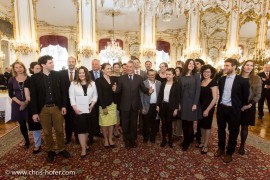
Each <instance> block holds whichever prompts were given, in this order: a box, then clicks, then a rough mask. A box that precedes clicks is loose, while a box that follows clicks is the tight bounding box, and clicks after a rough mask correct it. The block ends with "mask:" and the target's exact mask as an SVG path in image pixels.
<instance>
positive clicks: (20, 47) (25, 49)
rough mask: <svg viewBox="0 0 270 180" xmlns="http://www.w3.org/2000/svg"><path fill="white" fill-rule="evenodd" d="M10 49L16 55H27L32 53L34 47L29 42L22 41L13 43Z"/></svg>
mask: <svg viewBox="0 0 270 180" xmlns="http://www.w3.org/2000/svg"><path fill="white" fill-rule="evenodd" d="M11 49H12V50H14V51H15V52H16V53H20V54H22V55H28V54H29V53H31V52H33V49H34V45H33V43H31V42H30V41H26V40H22V41H13V42H12V43H11Z"/></svg>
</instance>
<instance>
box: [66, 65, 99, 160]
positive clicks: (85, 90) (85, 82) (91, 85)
mask: <svg viewBox="0 0 270 180" xmlns="http://www.w3.org/2000/svg"><path fill="white" fill-rule="evenodd" d="M78 96H87V98H88V102H89V113H82V111H81V110H80V109H79V108H78V102H77V100H76V98H77V97H78ZM97 98H98V95H97V89H96V85H95V82H94V81H92V80H91V76H90V74H89V71H88V69H87V68H86V67H84V66H81V67H80V68H78V76H77V77H76V80H75V81H73V82H71V84H70V87H69V99H70V104H71V106H72V108H73V110H74V112H75V129H76V132H77V133H78V138H79V141H80V145H81V148H82V152H81V158H84V157H85V156H86V150H88V149H89V147H88V146H87V142H88V132H89V131H90V125H91V114H92V113H93V107H94V105H95V104H96V102H97Z"/></svg>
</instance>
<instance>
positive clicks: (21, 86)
mask: <svg viewBox="0 0 270 180" xmlns="http://www.w3.org/2000/svg"><path fill="white" fill-rule="evenodd" d="M18 86H19V89H20V92H21V97H22V100H23V99H24V91H23V88H24V81H23V82H18Z"/></svg>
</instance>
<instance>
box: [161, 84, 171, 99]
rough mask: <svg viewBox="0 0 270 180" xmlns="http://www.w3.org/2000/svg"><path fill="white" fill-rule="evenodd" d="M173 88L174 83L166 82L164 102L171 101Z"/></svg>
mask: <svg viewBox="0 0 270 180" xmlns="http://www.w3.org/2000/svg"><path fill="white" fill-rule="evenodd" d="M171 88H172V84H170V85H169V84H166V85H165V88H164V97H163V101H164V102H169V97H170V91H171Z"/></svg>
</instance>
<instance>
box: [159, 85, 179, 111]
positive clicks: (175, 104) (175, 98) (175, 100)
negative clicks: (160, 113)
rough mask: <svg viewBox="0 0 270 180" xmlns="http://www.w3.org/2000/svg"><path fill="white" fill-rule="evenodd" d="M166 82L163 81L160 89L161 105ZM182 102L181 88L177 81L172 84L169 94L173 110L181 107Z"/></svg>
mask: <svg viewBox="0 0 270 180" xmlns="http://www.w3.org/2000/svg"><path fill="white" fill-rule="evenodd" d="M165 85H166V82H163V83H162V84H161V86H160V91H159V95H158V100H157V105H158V106H159V107H161V105H162V103H163V99H164V89H165ZM179 104H180V88H179V84H178V83H177V82H174V83H173V84H172V87H171V90H170V95H169V107H170V109H171V110H175V109H179Z"/></svg>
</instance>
